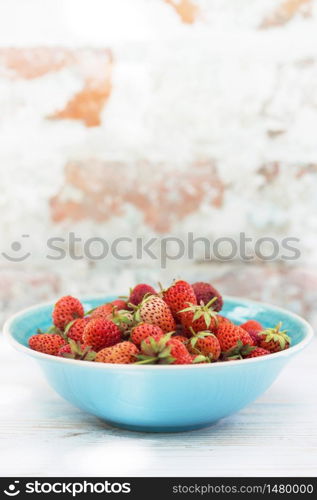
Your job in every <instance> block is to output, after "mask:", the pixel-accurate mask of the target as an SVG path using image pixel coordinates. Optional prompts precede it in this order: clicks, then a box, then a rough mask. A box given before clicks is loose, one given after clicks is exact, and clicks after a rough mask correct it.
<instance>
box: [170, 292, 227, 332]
mask: <svg viewBox="0 0 317 500" xmlns="http://www.w3.org/2000/svg"><path fill="white" fill-rule="evenodd" d="M214 301H215V298H213V299H212V300H211V301H210V302H209V303H208V304H206V305H190V306H188V307H186V308H185V309H183V310H182V311H181V314H182V316H181V318H180V319H181V322H182V325H183V326H184V327H185V328H187V329H190V328H192V329H193V330H194V331H195V332H201V331H204V330H211V331H215V330H216V329H217V327H218V323H219V321H218V316H217V313H216V311H214V309H213V302H214Z"/></svg>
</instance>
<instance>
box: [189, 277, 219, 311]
mask: <svg viewBox="0 0 317 500" xmlns="http://www.w3.org/2000/svg"><path fill="white" fill-rule="evenodd" d="M192 288H193V290H194V293H195V296H196V300H197V304H201V303H203V304H204V305H205V304H208V302H210V301H211V300H212V299H213V298H215V297H216V298H217V300H215V302H214V303H213V304H214V305H213V309H214V311H216V312H219V311H221V309H222V306H223V298H222V296H221V294H220V293H219V292H218V290H217V289H216V288H214V287H213V286H212V285H210V283H204V282H203V281H198V282H197V283H194V284H193V285H192Z"/></svg>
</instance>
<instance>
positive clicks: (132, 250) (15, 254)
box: [1, 232, 301, 269]
mask: <svg viewBox="0 0 317 500" xmlns="http://www.w3.org/2000/svg"><path fill="white" fill-rule="evenodd" d="M27 241H29V242H30V241H31V235H30V234H23V235H21V237H20V238H19V239H18V240H16V241H13V242H12V243H11V245H10V247H9V249H7V250H6V251H3V252H2V253H1V255H2V258H3V259H5V260H7V261H9V262H25V261H26V260H27V259H29V258H30V257H31V256H32V252H31V251H27V250H26V246H27V245H26V242H27ZM299 244H300V239H299V238H296V237H293V236H287V237H284V238H281V239H277V238H273V237H271V236H263V237H261V238H252V237H248V236H247V235H246V233H239V235H238V237H236V238H233V237H228V236H222V237H219V238H216V239H214V240H212V239H209V238H206V237H204V236H197V235H195V234H194V233H193V232H189V233H187V234H186V236H185V237H184V238H180V237H176V236H172V235H170V236H164V237H161V238H160V237H154V236H153V237H151V238H148V239H147V238H141V237H135V238H133V237H131V236H120V237H117V238H114V239H113V240H109V239H106V238H101V237H100V236H96V237H91V238H86V239H85V238H82V237H80V236H79V235H77V234H76V233H74V232H70V233H68V234H67V235H66V236H65V235H64V236H63V237H61V236H52V237H50V238H48V239H47V241H46V242H45V244H44V246H43V256H44V257H45V258H46V259H48V260H51V261H61V260H64V259H66V258H68V259H69V258H70V259H71V260H75V261H77V260H84V259H85V260H90V261H103V260H106V259H109V258H111V259H114V260H118V261H123V262H126V261H137V260H144V259H147V260H153V261H156V262H157V263H158V264H159V265H160V267H161V268H163V269H165V268H166V266H167V263H168V262H169V261H178V260H182V259H188V260H199V261H220V262H227V261H233V260H240V261H243V262H251V261H254V260H257V261H274V260H277V259H278V260H286V261H293V260H297V259H299V258H300V256H301V252H300V249H299ZM38 250H39V249H38V248H37V255H38Z"/></svg>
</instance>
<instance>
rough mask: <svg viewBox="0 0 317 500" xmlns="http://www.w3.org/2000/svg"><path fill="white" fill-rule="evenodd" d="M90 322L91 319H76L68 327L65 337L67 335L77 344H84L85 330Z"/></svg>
mask: <svg viewBox="0 0 317 500" xmlns="http://www.w3.org/2000/svg"><path fill="white" fill-rule="evenodd" d="M89 321H90V318H88V317H85V318H78V319H74V320H73V321H71V322H70V323H68V325H67V326H66V328H65V331H64V333H65V335H67V337H68V338H69V339H72V340H74V341H75V342H82V341H83V333H84V329H85V326H86V325H87V323H88V322H89Z"/></svg>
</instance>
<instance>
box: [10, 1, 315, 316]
mask: <svg viewBox="0 0 317 500" xmlns="http://www.w3.org/2000/svg"><path fill="white" fill-rule="evenodd" d="M316 4H317V2H316V1H314V0H239V2H238V1H236V0H89V1H88V0H63V1H61V0H54V1H51V0H1V2H0V179H1V190H0V234H1V249H0V250H1V252H2V253H1V255H0V316H1V321H2V320H3V319H4V318H5V317H7V316H8V315H9V314H10V313H11V312H12V311H15V310H18V309H19V308H21V307H23V306H26V305H28V304H33V303H36V302H37V301H40V300H41V301H42V300H47V299H50V298H56V297H57V296H58V295H60V294H65V293H72V294H83V295H84V294H86V295H89V294H91V293H94V292H98V293H100V292H105V293H106V292H109V291H114V292H120V293H123V292H125V291H126V290H127V289H128V287H129V286H130V285H132V284H134V283H136V282H137V281H147V282H150V283H155V282H156V281H157V280H160V281H162V282H163V283H167V282H168V281H169V280H171V279H172V278H174V277H177V276H182V277H184V278H187V279H190V280H193V281H194V280H197V279H204V280H207V281H209V280H211V281H213V282H214V283H215V285H216V286H218V287H219V288H220V289H221V290H222V291H224V292H225V293H230V294H232V295H235V294H236V295H238V294H239V295H245V296H248V297H253V298H259V299H263V300H267V301H272V302H275V303H277V304H281V305H286V306H287V307H289V308H291V309H293V310H294V311H296V312H299V313H301V314H303V315H305V316H306V317H308V318H310V319H311V320H312V321H314V322H315V323H317V310H316V305H315V304H316V300H317V286H316V285H317V271H316V261H317V258H316V256H317V254H316V242H317V196H316V187H317V182H316V181H317V5H316ZM70 232H73V233H75V234H76V236H77V237H79V238H80V239H81V241H79V242H77V243H76V244H75V245H74V244H73V243H71V245H69V243H68V240H69V233H70ZM189 232H193V233H194V234H195V236H196V237H203V236H204V237H206V238H208V239H215V238H220V237H232V238H237V237H238V236H239V234H240V233H241V232H244V233H245V234H246V235H247V236H248V237H251V238H254V239H256V238H261V237H263V236H264V237H268V236H269V237H273V238H278V239H280V238H283V237H296V238H298V239H299V240H300V243H299V244H298V246H299V247H300V253H301V256H300V258H298V259H296V260H294V261H285V260H283V258H281V257H278V258H275V259H273V260H261V259H253V260H252V261H248V262H246V261H245V260H243V259H241V257H240V256H239V255H236V256H234V257H233V258H232V259H229V260H221V259H220V260H219V259H209V260H207V261H206V260H205V259H204V254H203V251H202V250H198V251H197V252H196V253H195V256H194V258H186V257H184V258H181V259H175V260H169V261H168V262H167V265H166V267H165V268H162V266H161V265H160V262H159V261H157V260H155V259H151V258H147V257H144V258H143V259H137V258H136V257H133V258H132V259H130V260H118V259H115V258H113V257H111V256H108V257H107V258H105V259H99V260H98V259H90V258H89V257H88V256H87V255H85V256H84V257H83V258H81V259H74V258H71V257H69V256H66V257H65V258H63V259H61V260H58V261H57V260H56V261H55V260H50V259H48V258H47V248H46V246H47V240H48V238H51V237H60V238H63V239H64V240H65V242H64V243H62V246H63V248H64V249H65V251H66V253H67V255H68V253H69V250H74V248H76V250H77V251H78V252H79V254H80V253H81V250H82V249H83V246H84V243H85V241H86V240H87V239H88V238H91V237H100V238H105V239H106V240H107V241H111V240H113V239H115V238H118V237H132V238H136V237H137V236H138V237H140V238H146V239H148V238H151V237H152V236H153V237H157V238H158V242H157V243H156V244H155V245H156V246H158V247H159V244H160V243H159V242H160V238H165V237H170V236H173V237H176V236H177V237H180V238H186V235H188V233H189ZM155 245H154V246H155ZM70 246H71V247H72V248H70ZM24 255H27V257H26V258H25V259H24V258H23V259H20V257H21V256H22V257H23V256H24ZM14 260H19V261H18V262H15V261H14Z"/></svg>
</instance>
